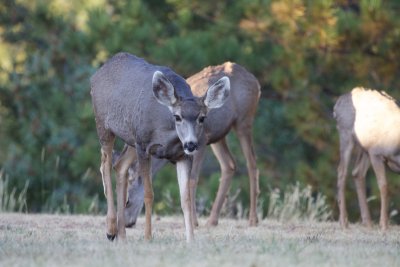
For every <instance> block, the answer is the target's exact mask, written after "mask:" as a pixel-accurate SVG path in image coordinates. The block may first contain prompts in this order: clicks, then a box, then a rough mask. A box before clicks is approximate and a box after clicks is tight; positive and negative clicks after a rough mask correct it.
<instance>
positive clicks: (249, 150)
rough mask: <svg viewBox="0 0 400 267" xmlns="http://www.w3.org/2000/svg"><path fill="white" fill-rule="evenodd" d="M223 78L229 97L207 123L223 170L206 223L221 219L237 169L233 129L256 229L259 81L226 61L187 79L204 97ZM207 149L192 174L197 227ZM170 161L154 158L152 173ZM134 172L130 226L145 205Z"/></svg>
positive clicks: (208, 139) (127, 213) (208, 138)
mask: <svg viewBox="0 0 400 267" xmlns="http://www.w3.org/2000/svg"><path fill="white" fill-rule="evenodd" d="M223 76H228V77H229V78H230V81H231V91H230V95H229V97H228V98H227V100H226V102H225V104H224V105H223V106H222V107H221V108H219V109H215V110H212V111H210V112H209V114H208V116H207V120H206V121H205V123H204V129H205V136H206V143H207V144H211V148H212V151H213V152H214V154H215V156H216V157H217V159H218V161H219V164H220V167H221V179H220V185H219V188H218V193H217V196H216V199H215V201H214V204H213V206H212V210H211V214H210V218H209V220H208V222H207V224H208V225H217V224H218V216H219V213H220V210H221V207H222V205H223V203H224V200H225V197H226V195H227V192H228V190H229V187H230V184H231V180H232V176H233V174H234V171H235V168H236V166H235V165H236V164H235V161H234V159H233V156H232V154H231V152H230V151H229V148H228V146H227V143H226V135H227V134H228V132H229V131H230V130H231V129H234V130H235V132H236V133H237V136H238V137H239V141H240V145H241V148H242V151H243V154H244V156H245V158H246V162H247V170H248V175H249V182H250V214H249V224H250V225H251V226H255V225H256V224H257V212H256V208H257V196H258V194H259V187H258V170H257V166H256V157H255V153H254V149H253V138H252V127H253V120H254V116H255V113H256V109H257V103H258V100H259V98H260V85H259V83H258V81H257V79H256V78H255V77H254V76H253V75H252V74H251V73H249V72H248V71H247V70H246V69H245V68H243V67H242V66H240V65H238V64H235V63H231V62H226V63H224V64H222V65H219V66H211V67H207V68H205V69H203V70H202V71H201V72H199V73H197V74H195V75H193V76H191V77H190V78H188V79H187V82H188V83H189V85H190V86H191V88H192V92H193V94H194V95H196V96H201V95H203V94H204V93H205V91H206V89H207V87H208V85H209V84H212V83H214V82H215V81H217V80H218V79H220V78H221V77H223ZM204 150H205V148H202V149H199V152H197V154H196V155H194V159H193V167H192V171H191V174H190V178H191V179H190V182H191V183H190V188H191V196H192V205H193V206H192V209H193V214H194V223H195V225H198V223H197V217H196V211H195V209H196V207H195V201H194V199H195V191H196V185H197V180H198V177H199V174H200V167H201V165H202V162H203V159H204V158H203V157H204ZM167 162H168V161H166V160H162V159H154V160H153V161H152V164H153V166H152V168H153V170H154V172H153V173H155V172H156V171H158V170H159V169H160V168H161V167H162V166H164V165H165V164H166V163H167ZM135 170H136V167H135V165H132V167H131V168H130V170H129V189H128V202H127V203H126V208H125V216H126V218H125V220H126V226H127V227H130V226H132V225H134V224H135V223H136V219H137V216H138V214H139V212H140V210H141V209H142V206H143V197H142V195H143V183H142V181H141V177H140V175H139V174H138V173H137V172H136V171H135Z"/></svg>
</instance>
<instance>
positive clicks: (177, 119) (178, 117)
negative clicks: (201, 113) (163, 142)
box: [174, 115, 182, 122]
mask: <svg viewBox="0 0 400 267" xmlns="http://www.w3.org/2000/svg"><path fill="white" fill-rule="evenodd" d="M174 117H175V121H176V122H180V121H182V118H181V116H179V115H174Z"/></svg>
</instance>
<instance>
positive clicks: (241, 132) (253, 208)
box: [237, 125, 260, 226]
mask: <svg viewBox="0 0 400 267" xmlns="http://www.w3.org/2000/svg"><path fill="white" fill-rule="evenodd" d="M237 135H238V138H239V142H240V146H241V148H242V151H243V153H244V157H245V158H246V166H247V172H248V175H249V182H250V212H249V224H250V226H256V225H257V224H258V218H257V199H258V195H259V194H260V188H259V171H258V169H257V162H256V155H255V152H254V146H253V136H252V126H251V125H249V126H247V127H238V128H237Z"/></svg>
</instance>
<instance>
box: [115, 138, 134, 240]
mask: <svg viewBox="0 0 400 267" xmlns="http://www.w3.org/2000/svg"><path fill="white" fill-rule="evenodd" d="M135 159H136V151H135V149H134V148H133V147H131V146H128V145H125V147H124V150H123V151H122V153H121V155H120V157H119V158H118V160H117V162H116V164H115V165H114V169H115V170H116V172H117V219H118V220H117V226H118V239H119V240H125V239H126V232H125V216H124V209H125V203H126V189H127V172H128V168H129V166H130V165H131V164H132V162H133V161H134V160H135Z"/></svg>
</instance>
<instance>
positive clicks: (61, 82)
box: [0, 0, 400, 221]
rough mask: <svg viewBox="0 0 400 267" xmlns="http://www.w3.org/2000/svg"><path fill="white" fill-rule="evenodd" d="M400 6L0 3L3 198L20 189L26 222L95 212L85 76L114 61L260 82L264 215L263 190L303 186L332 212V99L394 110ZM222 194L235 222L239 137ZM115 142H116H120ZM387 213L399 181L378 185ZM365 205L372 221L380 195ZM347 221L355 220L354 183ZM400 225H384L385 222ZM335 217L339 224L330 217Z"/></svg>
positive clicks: (172, 182)
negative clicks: (241, 70)
mask: <svg viewBox="0 0 400 267" xmlns="http://www.w3.org/2000/svg"><path fill="white" fill-rule="evenodd" d="M399 14H400V2H399V1H397V0H391V1H389V0H387V1H380V0H360V1H357V0H341V1H330V0H321V1H311V0H282V1H273V0H264V1H263V0H235V1H233V0H230V1H215V0H213V1H209V0H201V1H200V0H160V1H158V0H148V1H135V0H133V1H128V0H116V1H113V0H2V1H1V4H0V169H1V170H2V171H3V175H2V176H3V178H4V177H6V178H7V179H8V183H7V188H6V190H9V191H11V190H12V188H16V190H17V192H18V191H21V190H23V188H24V186H25V184H26V182H27V181H29V185H28V189H27V195H26V197H27V208H28V211H29V212H70V213H88V212H90V213H103V212H104V210H105V198H104V195H103V188H102V182H101V176H100V172H99V166H100V146H99V143H98V139H97V135H96V130H95V124H94V117H93V112H92V106H91V100H90V93H89V91H90V88H89V78H90V76H91V74H93V73H94V71H95V70H96V69H97V68H98V67H99V66H100V65H101V64H102V63H104V62H105V60H106V59H107V58H109V57H111V56H112V55H113V54H115V53H117V52H119V51H127V52H130V53H133V54H135V55H137V56H140V57H143V58H145V59H146V60H147V61H149V62H151V63H154V64H157V65H167V66H170V67H172V68H173V69H174V70H175V71H176V72H177V73H179V74H180V75H182V76H183V77H189V76H190V75H192V74H194V73H196V72H198V71H200V70H201V69H202V68H203V67H206V66H208V65H216V64H221V63H223V62H225V61H228V60H229V61H234V62H236V63H239V64H241V65H243V66H244V67H246V68H247V69H248V70H249V71H250V72H252V73H253V74H254V75H255V76H256V77H257V78H258V79H259V81H260V83H261V87H262V96H261V101H260V104H259V107H258V113H257V117H256V120H255V125H254V129H253V130H254V138H255V149H256V152H257V157H258V158H257V160H258V167H259V169H260V188H261V195H260V200H261V206H260V208H261V209H262V210H263V211H264V214H266V209H267V207H268V201H269V195H270V193H271V191H272V190H273V189H274V188H280V189H281V190H285V188H286V187H287V186H289V185H293V184H295V183H297V182H300V183H301V184H303V185H307V184H308V185H311V188H312V190H313V192H315V193H317V192H318V193H322V194H324V195H326V196H327V200H328V204H329V205H330V206H331V208H332V209H333V210H334V214H335V216H337V207H336V203H335V195H336V168H337V164H338V135H337V132H336V128H335V123H334V120H333V118H332V108H333V105H334V102H335V100H336V99H337V97H338V96H339V95H340V94H342V93H345V92H347V91H349V90H351V89H352V88H353V87H355V86H364V87H369V88H376V89H380V90H386V91H387V92H388V93H389V94H391V95H392V96H394V97H395V98H398V99H400V91H399V90H396V88H400V16H399ZM228 139H229V144H230V147H231V149H232V152H233V154H234V155H235V157H236V161H237V164H238V170H237V173H236V175H235V177H234V180H233V184H232V188H231V191H230V192H231V193H230V194H231V195H232V196H233V195H235V194H236V192H237V190H238V189H240V190H241V191H240V192H239V194H238V195H237V197H236V198H235V201H236V202H238V203H240V204H241V207H242V208H243V210H244V212H243V214H245V213H246V212H245V211H246V209H247V207H248V204H249V201H248V198H249V197H248V178H247V171H246V167H245V162H244V158H243V157H242V153H241V152H240V148H239V145H238V142H237V140H236V137H235V136H234V135H233V134H230V135H229V138H228ZM120 145H121V144H120ZM158 176H159V177H158V179H157V181H156V183H155V185H154V187H155V188H154V190H155V202H156V203H155V212H157V213H159V214H165V213H171V212H180V205H179V197H178V186H177V182H176V173H175V170H174V168H173V166H169V167H167V168H165V169H163V170H162V171H161V172H160V173H159V174H158ZM218 179H219V166H218V163H217V162H216V160H215V158H214V157H213V155H212V154H211V153H210V151H209V152H208V155H207V157H206V160H205V162H204V166H203V172H202V174H201V178H200V185H199V190H198V195H197V197H198V199H200V200H202V201H203V204H204V212H205V214H206V213H207V210H209V208H210V206H211V204H212V201H213V199H214V196H215V191H216V189H217V186H218ZM388 179H389V185H390V187H389V190H390V196H391V201H390V210H391V211H392V212H393V215H395V211H396V210H397V207H398V206H399V205H400V194H397V192H399V186H400V179H398V177H396V175H393V174H390V176H389V178H388ZM368 194H369V196H370V197H371V201H370V203H369V204H370V207H371V211H372V215H373V217H374V220H375V221H376V220H377V219H378V216H379V198H375V199H374V196H377V197H378V196H379V191H378V189H377V185H376V179H375V176H374V175H373V173H372V171H370V173H369V176H368ZM347 197H348V206H349V207H348V208H349V212H350V219H351V220H353V221H358V220H359V212H358V204H357V199H356V195H355V189H354V185H353V181H351V177H349V179H348V191H347ZM397 217H399V216H393V217H392V219H393V221H396V220H398V218H397ZM335 218H336V217H335Z"/></svg>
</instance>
